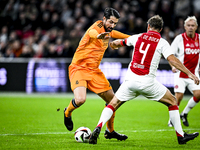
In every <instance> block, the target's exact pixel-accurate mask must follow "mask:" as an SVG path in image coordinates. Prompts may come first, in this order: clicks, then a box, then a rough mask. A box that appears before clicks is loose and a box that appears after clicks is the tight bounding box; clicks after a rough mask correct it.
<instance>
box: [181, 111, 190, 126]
mask: <svg viewBox="0 0 200 150" xmlns="http://www.w3.org/2000/svg"><path fill="white" fill-rule="evenodd" d="M187 115H188V114H182V113H181V115H180V118H181V120H182V121H183V124H184V125H185V126H186V127H188V126H189V123H188V120H187Z"/></svg>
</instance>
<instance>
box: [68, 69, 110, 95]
mask: <svg viewBox="0 0 200 150" xmlns="http://www.w3.org/2000/svg"><path fill="white" fill-rule="evenodd" d="M69 80H70V83H71V89H72V91H73V90H74V89H75V88H77V87H80V86H84V87H86V88H88V89H89V90H90V91H92V92H94V93H96V94H98V93H101V92H105V91H108V90H110V89H112V87H111V85H110V83H109V81H108V80H107V79H106V77H105V75H104V74H103V72H102V71H101V70H100V69H99V68H98V69H96V70H90V69H83V68H80V67H79V66H76V65H70V66H69Z"/></svg>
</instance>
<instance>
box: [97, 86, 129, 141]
mask: <svg viewBox="0 0 200 150" xmlns="http://www.w3.org/2000/svg"><path fill="white" fill-rule="evenodd" d="M98 95H99V96H100V97H101V98H102V99H103V100H104V101H105V102H106V103H107V104H108V103H109V102H110V101H111V100H112V98H113V97H114V92H113V90H112V89H110V90H108V91H106V92H102V93H99V94H98ZM114 118H115V111H114V112H113V114H112V116H111V117H110V119H109V120H108V121H107V122H106V131H105V133H104V137H105V138H106V139H111V138H116V139H118V140H126V139H127V138H128V137H127V136H126V135H124V134H119V133H117V132H116V131H114Z"/></svg>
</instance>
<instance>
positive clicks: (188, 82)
mask: <svg viewBox="0 0 200 150" xmlns="http://www.w3.org/2000/svg"><path fill="white" fill-rule="evenodd" d="M186 87H187V88H188V90H189V91H190V92H191V93H193V92H192V91H194V90H200V84H199V85H196V84H195V83H194V81H193V80H192V79H189V78H175V79H174V92H179V93H184V92H185V90H186Z"/></svg>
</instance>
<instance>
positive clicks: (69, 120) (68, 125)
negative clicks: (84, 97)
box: [64, 107, 73, 131]
mask: <svg viewBox="0 0 200 150" xmlns="http://www.w3.org/2000/svg"><path fill="white" fill-rule="evenodd" d="M66 110H67V107H66V108H65V109H64V124H65V126H66V128H67V129H68V130H69V131H72V130H73V122H72V118H71V117H66V116H65V111H66Z"/></svg>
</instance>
